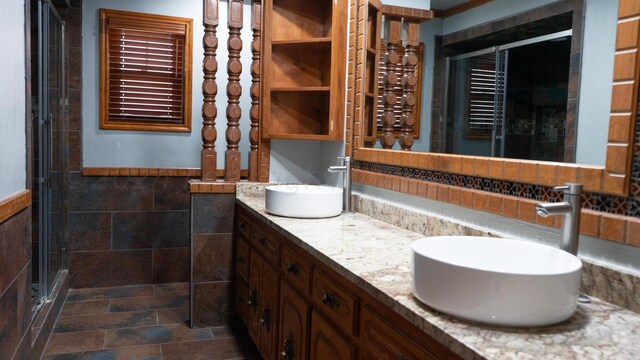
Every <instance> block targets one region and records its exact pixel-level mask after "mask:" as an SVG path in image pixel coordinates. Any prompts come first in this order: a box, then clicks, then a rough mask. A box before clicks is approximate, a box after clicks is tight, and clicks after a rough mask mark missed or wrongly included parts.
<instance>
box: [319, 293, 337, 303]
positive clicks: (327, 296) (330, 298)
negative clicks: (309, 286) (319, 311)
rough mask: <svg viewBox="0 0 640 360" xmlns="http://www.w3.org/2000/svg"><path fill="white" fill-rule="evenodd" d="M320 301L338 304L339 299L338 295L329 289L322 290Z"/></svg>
mask: <svg viewBox="0 0 640 360" xmlns="http://www.w3.org/2000/svg"><path fill="white" fill-rule="evenodd" d="M320 301H322V303H323V304H325V305H333V306H338V300H337V299H336V297H335V296H333V295H332V294H331V293H329V292H327V291H323V292H322V296H320Z"/></svg>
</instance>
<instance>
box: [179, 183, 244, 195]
mask: <svg viewBox="0 0 640 360" xmlns="http://www.w3.org/2000/svg"><path fill="white" fill-rule="evenodd" d="M236 183H237V182H223V181H218V182H207V181H200V180H191V181H189V192H190V193H191V194H235V193H236Z"/></svg>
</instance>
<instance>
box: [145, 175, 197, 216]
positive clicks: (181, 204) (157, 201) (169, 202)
mask: <svg viewBox="0 0 640 360" xmlns="http://www.w3.org/2000/svg"><path fill="white" fill-rule="evenodd" d="M189 196H190V193H189V178H184V177H158V178H156V180H155V181H154V183H153V206H154V209H155V210H189Z"/></svg>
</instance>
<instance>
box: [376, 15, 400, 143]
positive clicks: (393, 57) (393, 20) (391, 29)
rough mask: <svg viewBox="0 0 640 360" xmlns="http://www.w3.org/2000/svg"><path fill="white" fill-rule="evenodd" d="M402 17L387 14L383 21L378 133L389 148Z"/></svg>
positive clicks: (394, 139)
mask: <svg viewBox="0 0 640 360" xmlns="http://www.w3.org/2000/svg"><path fill="white" fill-rule="evenodd" d="M401 25H402V19H401V18H399V17H391V16H389V17H388V18H387V20H386V21H385V31H384V32H385V35H386V38H387V51H386V52H385V54H384V62H385V64H386V72H385V74H384V95H383V105H384V115H383V116H382V133H381V134H380V144H381V145H382V148H384V149H391V148H393V145H394V144H395V142H396V138H395V136H394V135H393V125H394V124H395V122H396V115H395V113H394V111H393V110H394V106H395V105H396V102H397V101H398V97H397V96H396V94H395V92H394V91H393V90H394V87H395V85H396V84H397V83H398V75H396V69H397V66H398V63H399V62H400V56H399V55H398V51H397V49H398V45H400V41H401V36H402V26H401Z"/></svg>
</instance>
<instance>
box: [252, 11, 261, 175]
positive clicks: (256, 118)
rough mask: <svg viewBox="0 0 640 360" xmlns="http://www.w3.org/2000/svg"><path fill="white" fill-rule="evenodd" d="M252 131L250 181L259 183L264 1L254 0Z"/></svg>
mask: <svg viewBox="0 0 640 360" xmlns="http://www.w3.org/2000/svg"><path fill="white" fill-rule="evenodd" d="M251 27H252V30H253V41H252V42H251V54H252V57H251V59H252V60H253V62H252V63H251V91H250V92H251V110H250V111H249V118H250V119H251V130H250V131H249V141H250V143H251V149H250V150H249V180H250V181H258V155H259V154H258V142H259V140H260V139H259V135H260V51H261V49H260V43H261V35H262V34H261V30H262V0H253V2H252V4H251Z"/></svg>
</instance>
